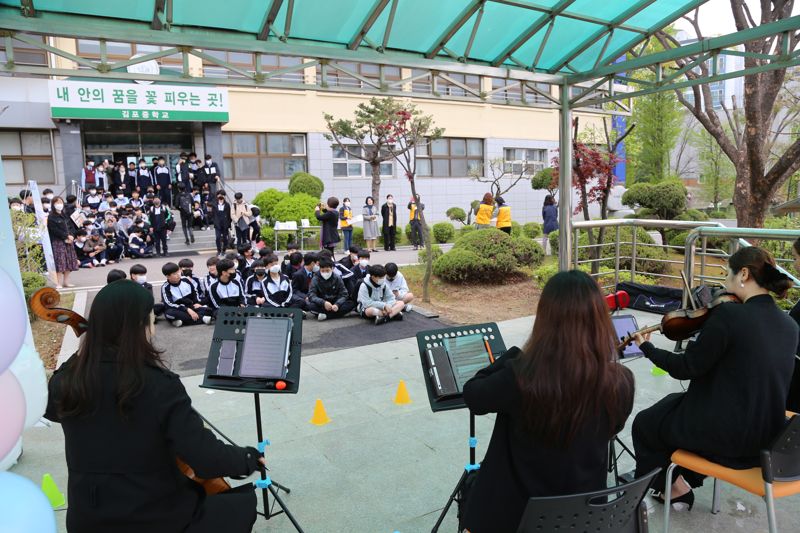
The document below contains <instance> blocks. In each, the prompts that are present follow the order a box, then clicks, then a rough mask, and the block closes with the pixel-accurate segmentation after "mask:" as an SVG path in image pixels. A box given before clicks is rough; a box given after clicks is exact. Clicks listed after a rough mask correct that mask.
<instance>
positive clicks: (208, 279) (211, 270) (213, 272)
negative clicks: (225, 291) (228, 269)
mask: <svg viewBox="0 0 800 533" xmlns="http://www.w3.org/2000/svg"><path fill="white" fill-rule="evenodd" d="M217 263H219V257H217V256H216V255H212V256H211V257H209V258H208V260H207V261H206V270H208V274H206V275H205V276H204V277H203V280H202V282H203V294H204V295H205V302H206V304H208V289H210V288H211V284H212V283H214V282H215V281H217Z"/></svg>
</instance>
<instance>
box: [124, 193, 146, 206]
mask: <svg viewBox="0 0 800 533" xmlns="http://www.w3.org/2000/svg"><path fill="white" fill-rule="evenodd" d="M128 205H130V206H131V207H132V208H133V209H141V208H142V207H143V206H144V201H143V200H142V199H141V193H140V192H139V191H136V190H134V191H133V194H131V200H130V202H128Z"/></svg>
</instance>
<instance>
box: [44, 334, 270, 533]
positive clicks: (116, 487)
mask: <svg viewBox="0 0 800 533" xmlns="http://www.w3.org/2000/svg"><path fill="white" fill-rule="evenodd" d="M76 360H77V358H76V357H72V358H71V359H70V360H69V361H67V362H66V363H64V364H63V365H62V366H61V368H59V369H58V370H56V372H55V373H54V374H53V377H52V379H50V383H49V386H48V387H49V392H50V395H49V398H48V404H47V411H46V413H45V417H47V418H48V419H49V420H52V421H54V422H59V423H61V426H62V429H63V430H64V439H65V447H66V459H67V469H68V472H69V480H68V486H67V489H68V490H67V494H68V498H69V506H68V509H67V530H69V531H75V532H94V531H98V532H99V531H113V532H115V533H140V532H142V531H146V532H147V533H174V532H176V531H187V527H188V531H196V530H202V531H205V530H206V529H203V527H204V526H206V527H207V524H209V523H214V522H217V521H223V522H224V523H225V525H226V528H225V531H226V532H227V533H244V532H245V531H250V530H251V529H252V526H253V523H254V521H255V518H256V508H255V507H256V497H255V493H254V492H253V490H252V488H248V487H244V490H242V491H235V492H232V493H224V494H220V495H216V496H206V495H205V494H204V492H203V489H202V487H200V485H198V484H197V483H194V482H193V481H191V480H189V478H187V477H186V476H184V475H183V474H181V472H180V471H179V470H178V468H177V466H176V462H175V458H176V457H180V458H181V459H183V460H184V461H185V462H186V463H187V464H189V465H191V467H192V468H193V469H194V471H195V472H196V474H197V475H198V476H200V477H203V478H214V477H221V476H245V475H249V474H250V473H252V472H254V471H255V470H256V469H257V468H258V458H259V457H260V454H259V453H258V451H257V450H256V449H254V448H240V447H237V446H229V445H227V444H224V443H223V442H222V441H220V440H218V439H217V438H216V437H215V436H214V434H213V433H211V431H210V430H208V429H206V428H205V426H204V425H203V421H202V420H201V419H200V417H199V416H198V414H197V411H195V410H194V409H193V408H192V402H191V400H190V399H189V396H188V395H187V394H186V390H185V389H184V386H183V384H182V383H181V380H180V377H179V376H178V375H176V374H173V373H172V372H170V371H168V370H165V369H162V368H158V367H155V366H146V367H145V368H144V371H143V374H142V387H141V391H140V392H139V393H138V395H137V396H136V397H135V398H134V399H133V401H132V406H131V408H130V410H129V411H128V412H127V413H126V414H125V416H123V415H122V414H121V413H120V410H119V407H118V402H117V398H116V383H117V380H118V379H119V372H118V369H117V366H118V363H117V353H116V349H114V348H113V347H109V348H108V350H107V351H106V352H105V353H104V354H102V356H101V361H100V365H99V371H100V375H99V377H100V379H99V380H98V383H100V384H102V386H100V387H97V388H95V389H94V390H96V391H97V399H96V408H95V410H94V412H93V413H92V415H91V416H80V417H68V418H62V417H61V416H60V414H59V412H58V408H57V405H58V403H57V402H58V400H59V398H60V397H61V386H62V383H63V382H64V380H65V379H67V378H68V376H69V375H70V373H71V372H73V371H74V368H75V363H76ZM195 528H197V529H195Z"/></svg>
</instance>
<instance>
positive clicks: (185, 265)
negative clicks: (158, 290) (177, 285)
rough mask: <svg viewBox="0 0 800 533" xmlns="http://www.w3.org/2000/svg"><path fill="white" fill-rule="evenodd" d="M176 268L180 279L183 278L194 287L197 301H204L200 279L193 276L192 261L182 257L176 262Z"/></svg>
mask: <svg viewBox="0 0 800 533" xmlns="http://www.w3.org/2000/svg"><path fill="white" fill-rule="evenodd" d="M178 268H180V270H181V277H183V278H185V279H186V280H187V281H188V282H189V283H191V284H192V286H194V290H195V291H196V292H197V296H198V301H200V302H202V301H204V300H205V291H204V290H203V282H202V281H201V280H200V278H198V277H197V276H195V275H194V261H192V260H191V259H189V258H187V257H184V258H183V259H181V260H180V261H178Z"/></svg>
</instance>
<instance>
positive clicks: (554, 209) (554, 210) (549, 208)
mask: <svg viewBox="0 0 800 533" xmlns="http://www.w3.org/2000/svg"><path fill="white" fill-rule="evenodd" d="M542 219H543V220H544V227H543V228H542V229H543V232H544V236H543V237H542V248H543V249H544V250H545V251H547V243H548V241H549V238H548V235H550V233H551V232H553V231H556V230H557V229H558V206H556V200H555V198H553V195H552V194H548V195H547V196H545V197H544V205H543V206H542Z"/></svg>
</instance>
